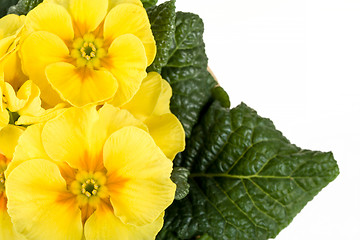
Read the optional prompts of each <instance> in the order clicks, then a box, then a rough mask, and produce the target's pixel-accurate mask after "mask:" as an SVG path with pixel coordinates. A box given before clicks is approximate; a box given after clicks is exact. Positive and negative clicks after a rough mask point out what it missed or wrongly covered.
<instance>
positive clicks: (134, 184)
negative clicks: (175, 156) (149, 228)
mask: <svg viewBox="0 0 360 240" xmlns="http://www.w3.org/2000/svg"><path fill="white" fill-rule="evenodd" d="M104 165H105V167H106V169H107V171H108V182H107V187H108V190H109V194H110V201H111V203H112V206H113V207H114V212H115V215H116V216H117V217H119V218H120V220H121V221H122V222H123V223H125V224H132V225H136V226H144V225H146V224H149V223H152V222H154V221H155V220H156V219H157V218H158V217H159V216H160V214H161V213H162V212H163V211H164V210H165V209H166V208H167V207H168V206H169V205H170V204H171V203H172V201H173V200H174V194H175V188H176V186H175V184H174V183H173V182H172V181H171V180H170V174H171V171H172V163H171V161H170V160H169V159H167V158H166V157H165V155H164V154H163V153H162V152H161V150H160V149H159V148H158V147H157V146H156V144H155V142H154V140H153V139H152V138H151V136H150V135H149V134H148V133H146V132H145V131H143V130H141V129H139V128H136V127H124V128H122V129H120V130H118V131H117V132H115V133H114V134H113V135H111V136H110V138H109V139H108V140H107V141H106V143H105V145H104Z"/></svg>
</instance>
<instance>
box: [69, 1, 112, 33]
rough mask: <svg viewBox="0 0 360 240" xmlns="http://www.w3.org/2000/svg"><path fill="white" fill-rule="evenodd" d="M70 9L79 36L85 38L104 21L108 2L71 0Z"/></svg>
mask: <svg viewBox="0 0 360 240" xmlns="http://www.w3.org/2000/svg"><path fill="white" fill-rule="evenodd" d="M69 9H70V13H71V15H72V19H73V21H74V25H75V29H76V30H77V31H78V32H77V35H81V36H83V35H84V34H86V33H89V32H91V31H94V30H95V29H96V28H97V27H98V26H99V24H100V23H101V22H102V21H103V20H104V18H105V16H106V13H107V9H108V0H70V1H69Z"/></svg>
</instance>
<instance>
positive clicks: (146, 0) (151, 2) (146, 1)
mask: <svg viewBox="0 0 360 240" xmlns="http://www.w3.org/2000/svg"><path fill="white" fill-rule="evenodd" d="M157 1H158V0H141V2H142V3H143V5H144V8H149V7H152V6H155V5H156V3H157Z"/></svg>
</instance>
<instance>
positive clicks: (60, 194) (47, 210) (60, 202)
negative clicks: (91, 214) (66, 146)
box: [6, 159, 83, 240]
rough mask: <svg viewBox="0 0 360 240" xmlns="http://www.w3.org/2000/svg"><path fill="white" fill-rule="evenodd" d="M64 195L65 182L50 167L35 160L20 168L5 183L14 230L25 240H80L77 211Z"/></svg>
mask: <svg viewBox="0 0 360 240" xmlns="http://www.w3.org/2000/svg"><path fill="white" fill-rule="evenodd" d="M66 193H67V187H66V182H65V180H64V179H63V178H62V176H61V174H60V170H59V168H58V167H57V166H56V165H55V164H54V163H52V162H50V161H47V160H41V159H38V160H30V161H26V162H24V163H22V164H20V165H19V166H18V167H16V168H15V169H14V170H13V171H12V172H11V174H10V175H9V177H8V179H7V180H6V195H7V197H8V212H9V215H10V216H11V219H12V221H13V223H14V226H15V229H16V230H17V231H18V232H19V233H21V234H24V235H25V237H27V238H29V239H37V240H48V239H53V240H63V239H68V240H72V239H74V240H79V239H81V236H82V234H83V233H82V232H83V229H82V222H81V213H80V209H79V208H78V206H77V204H76V200H75V198H70V197H68V196H67V194H66ZM65 196H66V197H65Z"/></svg>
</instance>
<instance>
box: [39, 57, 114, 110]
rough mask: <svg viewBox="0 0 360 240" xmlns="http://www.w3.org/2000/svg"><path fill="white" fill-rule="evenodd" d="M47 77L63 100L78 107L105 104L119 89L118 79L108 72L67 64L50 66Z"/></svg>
mask: <svg viewBox="0 0 360 240" xmlns="http://www.w3.org/2000/svg"><path fill="white" fill-rule="evenodd" d="M46 76H47V78H48V80H49V82H50V83H51V85H52V86H53V88H54V89H56V91H57V92H58V93H59V95H60V96H61V98H63V99H64V100H66V101H68V102H69V103H70V104H72V105H74V106H76V107H82V106H85V105H88V104H92V103H100V102H104V101H106V100H108V99H110V98H112V97H113V96H114V94H115V92H116V90H117V88H118V83H117V81H116V79H115V78H114V76H113V75H112V74H111V73H110V72H108V71H104V70H95V69H88V68H76V67H75V66H74V65H72V64H70V63H65V62H59V63H54V64H51V65H49V66H48V67H47V68H46Z"/></svg>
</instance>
